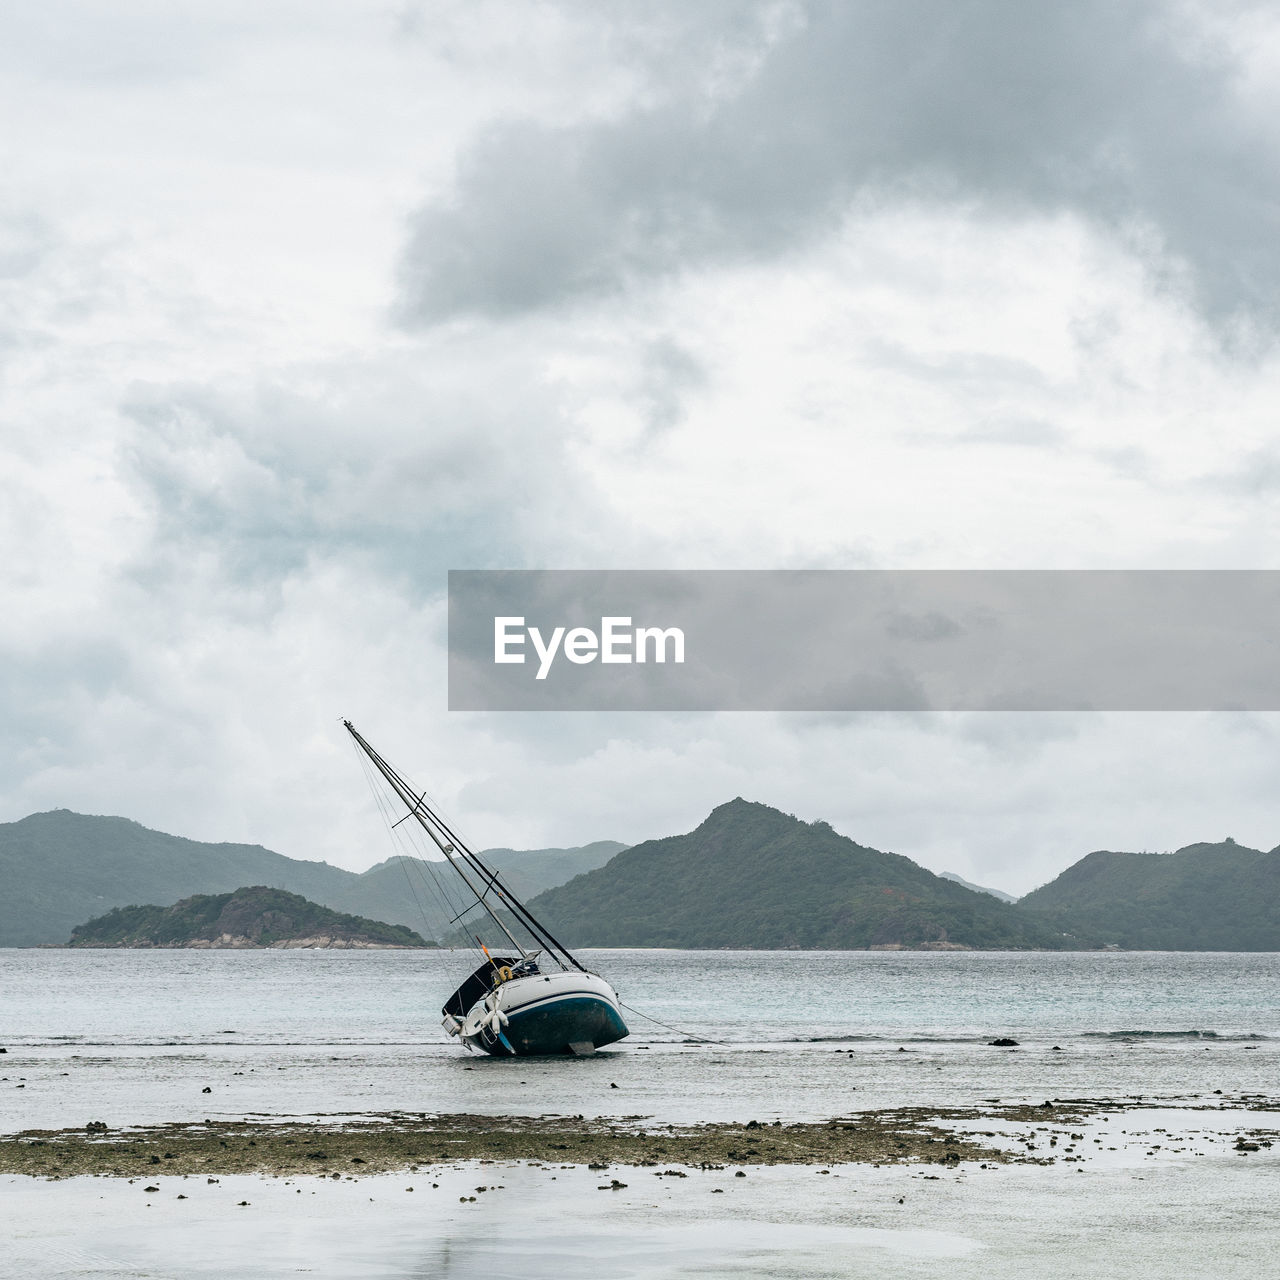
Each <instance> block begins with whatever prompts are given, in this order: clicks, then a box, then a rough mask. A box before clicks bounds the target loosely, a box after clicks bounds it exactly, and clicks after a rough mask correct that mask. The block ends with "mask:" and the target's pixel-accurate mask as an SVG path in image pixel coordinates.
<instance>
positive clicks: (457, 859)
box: [342, 720, 628, 1058]
mask: <svg viewBox="0 0 1280 1280" xmlns="http://www.w3.org/2000/svg"><path fill="white" fill-rule="evenodd" d="M342 723H343V725H344V726H345V727H346V730H347V732H348V733H349V734H350V735H351V737H352V738H353V739H354V740H355V743H356V746H357V747H358V748H359V749H360V750H361V751H362V752H363V753H364V754H365V755H366V756H367V757H368V758H369V760H370V761H371V762H372V764H373V767H374V768H375V769H376V770H377V771H378V773H379V774H381V776H382V778H383V779H384V780H385V782H386V783H387V785H388V787H389V788H390V789H391V791H392V793H393V794H394V795H395V797H396V799H397V800H398V801H399V802H400V803H402V804H403V805H404V806H405V807H406V809H407V812H406V813H404V814H403V815H402V816H401V817H400V818H398V819H397V822H396V823H395V824H393V825H398V824H399V823H400V822H405V821H408V820H409V819H412V820H413V821H415V822H416V823H417V824H418V826H420V827H421V828H422V830H423V831H425V832H426V833H427V835H428V836H429V837H430V839H431V841H432V843H433V844H434V845H435V846H436V848H437V849H438V850H439V851H440V853H441V854H442V855H443V857H444V859H445V861H446V862H447V863H448V864H449V866H450V867H451V868H452V870H453V871H454V872H456V873H457V875H458V877H459V878H460V880H461V883H462V885H463V886H464V889H465V894H466V897H467V899H468V905H467V906H466V907H465V908H464V910H462V911H461V912H459V913H458V915H457V916H455V917H454V920H453V921H452V922H451V923H453V924H459V923H460V922H461V921H462V920H464V919H465V918H466V917H468V916H470V915H471V914H472V913H473V912H477V911H479V912H481V913H482V914H483V915H484V916H485V917H487V919H488V922H489V924H490V925H491V926H492V927H493V928H494V929H496V930H497V933H498V934H499V935H500V936H501V937H502V938H503V939H504V942H503V945H502V947H501V951H502V954H495V953H494V952H491V951H490V950H489V948H488V947H486V946H485V944H484V943H483V942H482V941H481V940H480V938H479V936H478V935H476V934H475V933H474V932H473V931H472V930H471V929H470V928H468V930H467V931H468V933H469V934H470V936H471V937H472V938H473V939H474V941H475V944H476V946H477V948H478V950H479V953H480V954H482V955H483V957H484V959H483V962H482V963H481V964H480V965H479V966H478V967H477V968H476V970H475V972H474V973H472V974H471V976H470V977H468V978H467V979H466V981H465V982H463V983H462V985H461V986H460V987H459V988H458V989H457V990H456V991H455V992H454V993H453V994H452V995H451V996H450V997H449V998H448V1000H446V1001H445V1003H444V1007H443V1008H442V1009H441V1013H442V1014H443V1026H444V1029H445V1031H446V1032H447V1033H448V1034H449V1035H450V1036H454V1037H456V1038H457V1039H458V1040H460V1041H461V1042H462V1043H463V1044H464V1045H466V1046H467V1048H468V1049H481V1050H483V1051H484V1052H485V1053H489V1054H493V1055H494V1056H496V1057H518V1058H522V1057H528V1056H531V1055H535V1054H575V1055H578V1056H584V1055H588V1054H592V1053H594V1052H595V1051H596V1050H597V1049H599V1048H601V1047H602V1046H604V1045H607V1044H613V1043H614V1041H617V1040H621V1039H622V1038H623V1037H624V1036H626V1035H627V1034H628V1030H627V1024H626V1022H625V1021H623V1017H622V1009H621V1005H620V1001H619V999H618V993H617V992H616V991H615V990H614V989H613V988H612V987H611V986H610V985H609V983H608V982H607V981H606V980H605V979H604V978H602V977H601V976H600V975H599V974H597V973H593V972H592V971H591V970H589V969H588V968H587V967H586V966H585V965H583V964H582V963H581V962H580V961H579V960H578V959H577V957H576V956H574V955H573V953H572V952H571V951H569V950H568V948H567V947H565V946H563V945H562V944H561V943H560V942H559V941H557V940H556V938H555V937H554V936H553V935H552V934H551V931H550V930H549V929H548V928H547V927H546V926H545V925H544V924H543V923H542V922H541V921H540V920H538V919H536V918H535V917H534V915H533V913H532V912H531V911H530V910H529V908H528V907H527V906H525V904H524V903H523V902H521V901H520V899H519V898H517V897H516V896H515V894H513V893H512V892H511V890H510V889H509V888H508V887H507V886H506V885H505V884H504V883H503V882H502V878H501V876H499V875H498V873H497V872H496V871H495V870H494V869H493V868H492V867H490V866H489V865H488V864H487V863H486V862H485V860H484V859H483V858H481V857H480V855H479V854H478V853H476V852H475V850H473V849H471V848H469V847H468V846H467V845H466V844H464V843H463V841H462V840H461V839H460V838H459V837H458V835H457V834H456V833H455V832H454V831H453V830H452V829H451V828H450V827H449V826H448V824H447V823H446V822H445V821H444V819H443V818H441V817H440V815H439V814H438V813H437V812H435V810H434V809H432V808H431V806H430V805H429V804H427V802H426V792H425V791H423V792H418V791H415V789H414V788H413V786H412V785H410V783H409V782H408V780H407V779H406V778H405V777H404V776H403V775H402V774H401V773H399V772H398V771H397V770H396V769H395V768H393V767H392V766H391V765H390V764H388V763H387V761H386V760H384V759H383V757H382V756H381V755H379V754H378V752H377V751H375V750H374V749H373V747H371V746H370V745H369V743H368V742H367V741H366V740H365V739H364V738H363V737H362V736H361V735H360V734H359V733H358V732H357V731H356V729H355V727H354V726H353V725H352V723H351V721H350V720H344V721H343V722H342Z"/></svg>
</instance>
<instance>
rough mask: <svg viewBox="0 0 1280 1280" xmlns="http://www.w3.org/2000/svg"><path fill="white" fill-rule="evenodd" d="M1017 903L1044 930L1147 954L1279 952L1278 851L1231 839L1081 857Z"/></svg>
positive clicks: (1279, 864)
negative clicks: (1165, 850) (1168, 850)
mask: <svg viewBox="0 0 1280 1280" xmlns="http://www.w3.org/2000/svg"><path fill="white" fill-rule="evenodd" d="M1018 906H1019V908H1020V909H1022V910H1023V911H1025V912H1027V913H1028V915H1033V916H1035V917H1037V918H1038V919H1040V920H1042V921H1043V922H1044V923H1045V924H1046V925H1047V926H1048V927H1049V928H1056V929H1068V930H1081V931H1087V932H1088V933H1089V934H1091V935H1092V936H1094V937H1096V938H1097V939H1098V941H1099V942H1100V943H1101V944H1103V945H1111V946H1118V947H1122V948H1125V949H1133V950H1147V951H1280V849H1272V850H1271V852H1270V853H1264V852H1263V851H1261V850H1260V849H1248V848H1246V847H1245V846H1243V845H1238V844H1236V843H1235V841H1234V840H1224V841H1223V842H1221V843H1220V844H1189V845H1187V846H1186V847H1185V848H1182V849H1179V850H1178V851H1177V852H1176V853H1114V852H1109V851H1105V850H1100V851H1098V852H1097V853H1091V854H1089V855H1088V856H1087V857H1084V858H1081V860H1080V861H1079V862H1077V863H1076V864H1075V865H1074V866H1071V867H1068V868H1067V869H1066V870H1065V871H1064V872H1063V873H1062V874H1061V875H1060V876H1058V878H1057V879H1056V880H1053V881H1052V882H1050V883H1049V884H1047V885H1044V886H1043V887H1042V888H1039V889H1036V890H1035V891H1034V892H1033V893H1029V894H1027V896H1026V897H1025V898H1022V899H1021V900H1020V901H1019V903H1018Z"/></svg>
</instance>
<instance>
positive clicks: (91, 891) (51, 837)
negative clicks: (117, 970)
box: [0, 809, 624, 947]
mask: <svg viewBox="0 0 1280 1280" xmlns="http://www.w3.org/2000/svg"><path fill="white" fill-rule="evenodd" d="M376 836H377V832H374V833H373V837H371V839H372V838H375V837H376ZM623 847H624V846H622V845H618V844H615V843H613V842H612V841H597V842H596V843H595V844H592V845H587V846H586V847H585V848H582V849H535V850H527V851H515V850H508V849H500V850H495V851H494V855H493V856H494V859H495V861H496V862H498V864H499V866H500V867H502V868H503V869H505V870H508V871H509V873H510V877H511V880H512V882H513V884H514V883H516V882H517V881H518V882H519V883H520V884H522V885H523V892H524V893H526V894H530V895H531V894H532V893H536V892H538V891H539V890H541V889H545V888H547V887H548V886H549V885H553V884H556V883H558V882H559V881H558V880H557V879H556V877H558V876H562V877H563V878H565V879H568V878H569V877H570V876H572V875H576V874H577V873H578V872H579V871H583V870H586V869H588V868H590V867H594V866H599V865H600V864H601V863H603V862H605V861H607V859H608V858H609V857H611V856H612V854H613V853H614V852H616V851H617V850H618V849H621V848H623ZM400 863H401V860H400V859H399V858H392V859H389V860H388V861H386V862H383V863H379V864H378V865H377V866H375V867H372V868H370V870H368V871H366V872H364V873H363V874H357V873H355V872H353V871H344V870H342V869H341V868H339V867H333V866H330V865H329V864H328V863H325V862H304V861H301V860H299V859H296V858H287V857H285V856H284V855H283V854H279V853H273V852H272V851H271V850H270V849H264V848H262V846H261V845H246V844H207V843H204V842H202V841H199V840H187V839H184V838H182V837H181V836H171V835H166V834H165V833H164V832H161V831H152V830H150V829H149V828H147V827H144V826H142V825H141V824H139V823H137V822H131V821H130V820H129V819H128V818H109V817H96V816H90V815H87V814H82V813H72V812H71V811H70V810H67V809H56V810H54V811H52V812H50V813H35V814H32V815H31V816H30V817H27V818H23V819H21V821H18V822H9V823H0V947H29V946H37V945H39V944H41V943H50V944H61V943H62V942H64V941H65V940H66V938H67V936H68V935H69V934H70V933H71V930H72V929H73V928H74V927H75V926H76V925H78V924H80V923H81V922H82V921H85V920H88V919H89V918H90V917H94V916H99V915H101V914H102V913H103V912H104V911H107V910H109V909H110V908H112V907H123V906H127V905H128V904H130V903H137V902H157V903H164V904H168V903H174V902H177V901H178V900H179V899H181V898H188V897H190V896H191V895H192V894H219V893H229V892H231V891H232V890H234V889H236V888H238V887H240V886H241V885H270V886H271V887H273V888H276V889H284V890H287V891H288V892H290V893H297V894H301V895H302V896H303V897H305V898H309V899H310V900H311V901H313V902H317V903H320V904H322V905H324V906H327V907H331V908H332V909H333V910H335V911H345V912H350V913H354V914H356V915H360V916H367V917H369V918H371V919H375V920H386V921H389V922H390V923H392V924H403V925H407V926H408V927H409V928H411V929H416V930H419V931H420V932H422V933H424V934H425V935H426V936H429V937H433V936H434V937H440V936H443V935H444V933H445V931H446V929H447V927H448V920H449V917H450V916H451V915H452V914H453V912H452V911H448V910H446V908H445V906H444V905H442V903H441V902H440V901H439V900H438V895H436V896H433V895H432V894H430V893H428V892H426V890H425V887H424V880H423V872H421V871H420V870H419V869H418V868H416V867H411V868H410V874H411V878H412V880H413V882H414V884H415V886H416V887H417V889H418V894H417V897H415V896H414V893H413V892H412V891H411V889H410V886H409V883H408V881H407V880H406V876H405V868H404V867H402V866H401V865H400ZM426 874H427V876H428V879H429V875H430V873H429V872H428V873H426ZM450 874H451V873H450ZM419 903H421V907H422V910H420V909H419ZM424 911H425V913H426V919H425V920H424V919H423V912H424Z"/></svg>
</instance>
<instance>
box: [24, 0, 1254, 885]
mask: <svg viewBox="0 0 1280 1280" xmlns="http://www.w3.org/2000/svg"><path fill="white" fill-rule="evenodd" d="M0 118H3V119H4V120H5V122H6V124H5V128H4V130H3V131H2V132H0V172H2V173H3V174H4V181H3V184H2V185H0V537H2V543H0V546H2V547H3V555H2V556H0V711H2V712H3V716H2V718H0V821H14V820H17V819H19V818H21V817H22V816H24V815H26V814H28V813H31V812H35V811H40V810H45V809H51V808H63V807H65V808H70V809H75V810H78V811H80V812H87V813H108V814H120V815H123V816H126V817H130V818H134V819H136V820H138V821H140V822H143V823H144V824H146V825H148V826H152V827H156V828H159V829H162V830H165V831H170V832H173V833H176V834H180V835H187V836H192V837H195V838H198V839H204V840H228V841H245V842H251V843H261V844H264V845H267V846H268V847H270V848H274V849H276V850H278V851H280V852H282V853H285V854H288V855H290V856H292V857H300V858H322V859H325V860H328V861H331V862H334V863H337V864H339V865H342V866H347V867H350V868H353V869H357V870H358V869H362V868H364V867H366V866H369V865H371V864H372V863H374V862H376V861H379V860H381V859H382V858H384V857H386V856H388V854H389V853H391V852H392V849H391V848H390V845H389V843H388V841H387V839H386V836H385V832H384V831H383V829H382V827H381V825H380V824H379V822H378V820H377V818H376V814H375V811H374V809H373V806H372V802H371V800H370V797H369V795H368V792H367V788H366V784H365V781H364V777H363V774H362V772H361V770H360V769H359V768H358V766H357V763H356V761H355V759H354V758H353V755H352V750H351V746H350V743H349V742H348V741H347V740H346V736H345V734H344V733H343V731H342V728H341V723H340V722H341V719H342V718H343V717H349V718H351V719H352V720H353V721H354V722H355V724H356V726H357V727H358V728H360V729H361V731H362V732H363V733H365V734H366V736H367V737H368V738H369V739H370V740H371V741H372V742H373V743H374V744H375V746H377V747H378V748H379V749H380V750H382V751H383V752H384V754H386V755H387V756H388V757H389V758H391V759H392V760H393V761H394V762H395V763H397V764H398V765H399V766H400V767H401V768H402V769H403V770H404V771H405V772H406V773H408V774H409V775H410V776H411V777H412V778H414V779H415V780H416V781H418V782H419V784H420V785H422V786H426V787H427V788H428V790H429V792H430V794H431V795H432V796H433V797H435V798H436V800H437V801H438V802H439V803H440V805H441V806H442V807H443V809H444V811H445V812H446V813H447V814H448V815H449V816H450V818H451V819H452V820H453V821H454V823H455V825H456V826H457V827H458V828H459V829H460V830H461V831H462V832H463V833H465V834H466V835H467V836H468V838H469V839H470V841H471V843H473V844H474V845H476V846H478V847H484V846H493V845H504V846H513V847H523V848H529V847H540V846H546V845H571V844H579V843H584V842H587V841H590V840H595V839H617V840H623V841H628V842H633V841H639V840H643V839H646V838H649V837H654V836H662V835H668V834H673V833H676V832H681V831H687V830H690V829H692V828H693V827H694V826H696V825H697V823H698V822H700V821H701V820H702V818H704V817H705V816H706V814H707V813H708V812H709V810H710V809H711V808H712V807H714V806H715V805H717V804H720V803H723V802H724V801H726V800H728V799H731V798H733V797H734V796H737V795H741V796H744V797H746V798H748V799H752V800H759V801H762V802H764V803H767V804H771V805H774V806H776V807H778V808H780V809H783V810H785V811H787V812H793V813H795V814H796V815H797V816H799V817H802V818H805V819H807V820H816V819H823V820H826V821H829V822H831V823H832V825H834V826H835V827H836V829H837V830H839V831H841V832H843V833H845V834H847V835H850V836H852V837H853V838H854V839H856V840H858V841H859V842H861V843H863V844H869V845H873V846H875V847H878V848H884V849H890V850H893V851H895V852H899V853H904V854H907V855H908V856H910V857H913V858H915V859H916V860H917V861H919V862H921V863H923V864H924V865H926V866H929V867H931V868H933V869H934V870H952V871H955V872H958V873H959V874H961V875H963V876H965V877H967V878H969V879H973V880H977V881H979V882H982V883H988V884H994V885H996V886H997V887H1000V888H1003V889H1006V890H1008V891H1010V892H1014V893H1022V892H1026V891H1027V890H1029V889H1031V888H1033V887H1034V886H1036V885H1037V884H1040V883H1043V882H1045V881H1046V880H1049V879H1051V878H1052V877H1053V876H1054V875H1056V874H1057V873H1058V872H1059V871H1060V870H1062V869H1063V868H1065V867H1066V866H1067V865H1069V864H1070V863H1072V862H1074V861H1076V860H1077V859H1078V858H1079V857H1081V856H1083V855H1084V854H1085V853H1087V852H1089V851H1090V850H1092V849H1098V848H1111V849H1137V850H1142V849H1147V850H1166V849H1173V848H1176V847H1178V846H1180V845H1184V844H1187V843H1190V842H1192V841H1196V840H1217V839H1221V838H1223V837H1225V836H1228V835H1229V836H1231V837H1233V838H1234V839H1236V840H1238V841H1239V842H1240V843H1243V844H1248V845H1252V846H1255V847H1261V848H1267V849H1269V848H1272V847H1273V846H1275V845H1277V844H1280V807H1278V806H1277V803H1276V799H1275V778H1276V777H1277V775H1278V773H1280V716H1278V715H1276V714H1265V713H1249V712H1238V713H1229V714H1228V713H1219V714H1208V713H1206V714H1189V713H1185V714H1171V713H1169V714H1163V713H1146V714H1127V715H1126V714H1108V713H1088V714H1085V713H1079V714H1054V715H1036V714H1030V713H994V712H986V713H969V714H950V715H944V714H925V713H912V714H907V713H903V714H894V715H889V714H884V715H861V716H857V715H834V714H833V715H821V714H804V715H801V714H791V715H784V714H765V713H750V714H747V713H723V714H680V715H674V714H671V715H668V714H659V713H631V714H605V713H561V714H550V713H523V714H518V713H511V714H498V713H484V714H482V713H466V714H464V713H459V712H454V713H450V712H449V711H448V709H447V704H446V687H445V677H446V667H445V631H444V627H445V587H446V577H445V575H446V573H447V571H448V570H449V569H451V568H452V569H463V568H471V569H486V568H574V569H629V568H651V569H652V568H661V569H707V568H734V569H775V568H784V569H785V568H823V569H831V568H887V569H916V568H927V569H967V568H981V569H1004V568H1018V569H1062V568H1071V569H1094V568H1169V569H1177V568H1194V569H1245V568H1249V569H1276V568H1280V543H1278V542H1277V538H1276V534H1277V515H1278V510H1280V509H1278V506H1277V500H1278V498H1280V422H1278V416H1280V303H1277V299H1280V13H1278V12H1277V10H1276V9H1275V7H1274V6H1270V5H1257V6H1254V5H1249V4H1244V3H1231V2H1228V3H1222V2H1221V0H1219V2H1217V3H1214V4H1213V5H1212V6H1210V5H1208V4H1197V3H1174V2H1168V3H1143V2H1141V0H1133V2H1132V3H1125V4H1115V3H1104V2H1102V0H1076V2H1073V3H1070V4H1067V3H1062V4H1056V3H1046V4H1043V5H1027V4H1025V3H1022V2H1021V0H892V3H890V2H888V0H840V2H835V0H833V2H831V3H820V2H818V0H813V2H804V0H795V2H780V3H772V2H762V3H751V2H748V0H741V2H737V0H700V3H698V4H696V5H689V4H676V3H665V2H664V0H656V2H655V3H652V4H646V5H620V4H604V5H601V4H591V3H586V0H576V2H572V0H566V2H565V3H555V2H552V0H546V2H543V0H467V3H462V2H461V0H458V2H456V3H455V2H454V0H435V2H431V3H421V4H418V3H407V4H398V3H396V2H395V0H388V2H385V3H383V2H379V3H365V2H361V0H343V2H342V3H334V2H331V0H308V3H306V4H303V3H300V2H295V0H255V3H253V4H249V3H246V2H244V0H220V2H219V3H218V4H216V5H215V4H211V3H201V4H193V3H183V2H182V0H166V3H163V4H160V3H155V2H154V0H113V3H111V4H109V5H107V4H101V3H98V4H92V3H77V2H75V0H48V2H47V3H45V4H42V5H39V6H30V5H28V6H14V5H11V6H7V7H6V8H5V9H4V10H3V11H2V12H0Z"/></svg>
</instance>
